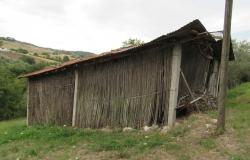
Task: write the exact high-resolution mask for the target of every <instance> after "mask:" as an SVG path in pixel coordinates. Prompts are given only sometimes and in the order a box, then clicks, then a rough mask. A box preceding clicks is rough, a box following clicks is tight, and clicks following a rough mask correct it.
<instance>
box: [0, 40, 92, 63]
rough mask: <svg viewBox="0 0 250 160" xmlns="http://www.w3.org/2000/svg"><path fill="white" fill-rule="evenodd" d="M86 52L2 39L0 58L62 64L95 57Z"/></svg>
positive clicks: (0, 41)
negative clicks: (30, 59) (28, 58)
mask: <svg viewBox="0 0 250 160" xmlns="http://www.w3.org/2000/svg"><path fill="white" fill-rule="evenodd" d="M93 55H94V54H93V53H91V52H86V51H66V50H59V49H52V48H45V47H39V46H36V45H34V44H31V43H27V42H22V41H18V40H15V39H14V38H11V37H0V56H2V57H5V58H8V59H13V60H17V59H19V58H20V57H22V56H28V57H32V58H34V59H35V61H37V62H41V61H46V62H54V63H60V62H64V61H68V60H71V59H75V58H78V57H86V56H93Z"/></svg>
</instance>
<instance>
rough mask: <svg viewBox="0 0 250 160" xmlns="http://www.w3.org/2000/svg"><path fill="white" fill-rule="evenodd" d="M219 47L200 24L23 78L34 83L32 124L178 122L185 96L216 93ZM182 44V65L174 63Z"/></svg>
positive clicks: (31, 88)
mask: <svg viewBox="0 0 250 160" xmlns="http://www.w3.org/2000/svg"><path fill="white" fill-rule="evenodd" d="M218 43H219V42H217V41H216V40H215V39H214V38H213V37H212V36H211V35H210V34H209V33H208V32H207V31H206V29H205V28H204V26H203V25H202V24H201V23H200V21H199V20H195V21H193V22H191V23H189V24H187V25H186V26H184V27H182V28H180V29H179V30H177V31H175V32H172V33H170V34H167V35H163V36H161V37H159V38H157V39H155V40H153V41H151V42H148V43H145V44H143V45H140V46H136V47H125V48H120V49H117V50H112V51H110V52H106V53H103V54H100V55H97V56H94V57H90V58H85V59H76V60H73V61H69V62H66V63H64V64H62V65H59V66H56V67H52V68H47V69H45V70H40V71H36V72H33V73H30V74H27V75H24V76H22V77H28V79H29V95H28V96H29V97H28V99H29V103H28V123H29V125H32V124H37V123H40V124H57V125H64V124H68V125H71V124H73V125H74V126H76V127H91V128H100V127H105V126H111V127H127V126H128V127H133V128H141V127H143V126H145V125H149V126H150V125H152V124H158V125H167V124H168V123H170V122H168V120H169V119H170V120H171V121H173V122H171V124H174V120H175V116H176V113H175V110H176V108H177V107H178V106H179V102H180V100H181V99H182V98H183V97H184V96H186V95H189V94H190V92H192V93H195V92H199V93H208V94H213V95H216V94H217V91H218V90H217V87H218V80H217V79H218V76H217V74H215V73H214V72H216V70H217V69H218V68H216V67H217V65H215V64H216V63H219V61H220V60H219V58H218V57H219V55H220V52H218V50H220V49H221V47H220V46H219V45H218ZM177 45H178V46H179V47H180V49H179V50H178V52H179V53H180V54H179V57H175V58H174V59H175V60H177V61H178V60H179V61H180V64H179V65H177V64H176V63H177V61H176V62H175V60H174V61H173V56H176V55H175V54H173V53H174V50H175V49H174V48H175V47H176V46H177ZM231 57H232V59H233V58H234V57H233V53H232V52H231ZM176 67H177V68H179V69H177V70H176ZM180 70H181V71H182V74H175V71H178V72H179V71H180ZM173 75H175V76H173ZM180 75H182V76H183V75H184V77H182V78H181V77H180ZM183 78H185V80H186V81H184V79H183ZM213 81H215V82H213ZM173 82H176V83H173ZM178 82H180V83H178ZM75 83H77V84H75ZM171 85H172V86H171ZM173 85H174V86H173ZM187 85H188V86H187ZM75 86H76V88H75ZM214 86H216V88H215V89H213V87H214ZM171 88H172V89H175V88H176V89H178V90H175V91H174V90H171ZM190 90H191V91H190ZM205 91H207V92H205ZM193 98H194V97H193ZM72 115H73V116H72ZM72 122H73V123H72Z"/></svg>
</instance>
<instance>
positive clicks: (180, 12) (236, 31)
mask: <svg viewBox="0 0 250 160" xmlns="http://www.w3.org/2000/svg"><path fill="white" fill-rule="evenodd" d="M224 1H225V0H209V1H208V0H206V1H205V0H0V36H5V37H6V36H8V37H13V38H15V39H17V40H21V41H25V42H30V43H33V44H36V45H39V46H43V47H51V48H56V49H65V50H82V51H90V52H94V53H100V52H103V51H108V50H111V49H114V48H119V47H120V46H121V44H122V42H123V41H124V40H126V39H128V38H139V39H142V40H144V41H150V40H152V39H154V38H156V37H159V36H160V35H163V34H166V33H168V32H171V31H174V30H176V29H178V28H180V27H181V26H183V25H185V24H186V23H188V22H190V21H192V20H194V19H200V20H201V22H202V23H203V24H204V26H205V27H206V28H207V29H208V30H209V31H217V30H222V29H223V16H224V3H225V2H224ZM232 36H233V38H235V39H239V40H250V0H235V1H234V10H233V22H232Z"/></svg>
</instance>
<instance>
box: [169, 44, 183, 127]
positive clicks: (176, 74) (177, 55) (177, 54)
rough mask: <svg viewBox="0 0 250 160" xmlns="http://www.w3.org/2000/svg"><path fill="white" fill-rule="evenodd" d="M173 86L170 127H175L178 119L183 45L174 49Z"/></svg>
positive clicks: (171, 88)
mask: <svg viewBox="0 0 250 160" xmlns="http://www.w3.org/2000/svg"><path fill="white" fill-rule="evenodd" d="M172 54H173V56H172V69H171V70H172V72H171V84H170V85H171V86H170V95H169V105H168V107H169V110H168V126H169V127H173V126H174V124H175V119H176V106H177V101H178V91H179V80H180V71H181V55H182V47H181V44H176V45H175V46H174V48H173V53H172Z"/></svg>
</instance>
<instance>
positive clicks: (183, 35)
mask: <svg viewBox="0 0 250 160" xmlns="http://www.w3.org/2000/svg"><path fill="white" fill-rule="evenodd" d="M201 33H206V38H207V39H208V40H211V41H215V40H214V38H213V37H212V36H211V35H209V33H207V31H206V29H205V27H204V26H203V25H202V24H201V22H200V21H199V20H194V21H192V22H190V23H188V24H187V25H185V26H183V27H182V28H180V29H178V30H177V31H174V32H171V33H169V34H167V35H163V36H160V37H158V38H156V39H155V40H153V41H150V42H148V43H145V44H143V45H140V46H135V47H125V48H119V49H115V50H111V51H109V52H104V53H101V54H99V55H96V56H92V57H87V58H80V59H75V60H71V61H68V62H65V63H62V64H60V65H57V66H53V67H48V68H45V69H42V70H39V71H35V72H32V73H28V74H25V75H21V76H19V78H24V77H34V76H38V75H42V74H46V73H49V72H56V71H58V70H61V69H63V68H66V67H70V66H73V65H75V64H79V63H85V62H89V61H95V60H97V59H101V58H104V57H111V58H112V57H113V56H114V55H121V54H123V53H127V52H128V51H132V50H134V49H140V48H143V47H147V46H150V45H152V44H157V43H159V42H163V41H164V42H165V41H166V42H168V41H169V42H181V41H183V42H185V41H188V40H190V37H192V38H195V37H198V35H199V34H201Z"/></svg>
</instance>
